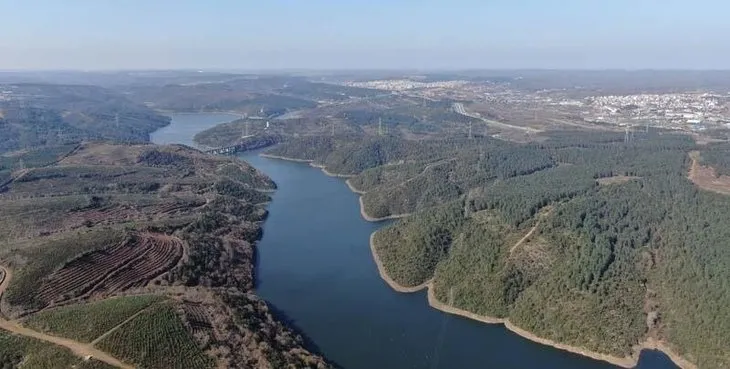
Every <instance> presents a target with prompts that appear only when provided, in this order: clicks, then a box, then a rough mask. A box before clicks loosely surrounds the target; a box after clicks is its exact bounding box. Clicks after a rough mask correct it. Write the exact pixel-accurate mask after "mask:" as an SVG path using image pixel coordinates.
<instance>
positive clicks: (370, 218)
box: [358, 196, 410, 222]
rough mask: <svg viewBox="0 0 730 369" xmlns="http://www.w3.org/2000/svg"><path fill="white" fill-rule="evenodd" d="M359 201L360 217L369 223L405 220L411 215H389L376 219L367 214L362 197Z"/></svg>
mask: <svg viewBox="0 0 730 369" xmlns="http://www.w3.org/2000/svg"><path fill="white" fill-rule="evenodd" d="M358 201H359V202H360V215H361V216H362V217H363V219H365V220H367V221H368V222H382V221H384V220H390V219H400V218H405V217H407V216H409V215H410V214H394V215H388V216H387V217H382V218H374V217H371V216H370V215H368V214H367V213H366V212H365V204H364V203H363V202H362V196H360V198H359V199H358Z"/></svg>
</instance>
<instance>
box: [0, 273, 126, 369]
mask: <svg viewBox="0 0 730 369" xmlns="http://www.w3.org/2000/svg"><path fill="white" fill-rule="evenodd" d="M0 270H2V272H3V273H2V275H3V276H4V277H3V280H2V282H0V297H2V294H3V292H5V289H7V287H8V285H9V284H10V280H11V279H12V277H13V274H12V272H11V271H10V269H7V268H5V267H2V266H0ZM0 329H4V330H6V331H9V332H12V333H15V334H18V335H21V336H25V337H30V338H35V339H37V340H41V341H45V342H49V343H53V344H55V345H58V346H63V347H65V348H67V349H69V350H71V351H72V352H73V353H74V354H75V355H76V356H78V357H81V358H83V359H86V358H89V357H92V358H94V359H96V360H99V361H103V362H105V363H107V364H109V365H112V366H115V367H117V368H123V369H134V366H131V365H128V364H125V363H123V362H121V361H120V360H117V359H116V358H114V357H112V356H111V355H109V354H107V353H106V352H103V351H100V350H98V349H96V348H95V347H93V346H91V345H89V344H85V343H81V342H77V341H74V340H70V339H67V338H61V337H56V336H51V335H48V334H45V333H41V332H36V331H34V330H32V329H29V328H26V327H23V326H21V325H20V324H18V322H16V321H12V320H7V319H4V318H2V317H0Z"/></svg>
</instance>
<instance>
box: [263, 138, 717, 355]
mask: <svg viewBox="0 0 730 369" xmlns="http://www.w3.org/2000/svg"><path fill="white" fill-rule="evenodd" d="M546 136H547V137H546V139H545V140H542V141H539V142H536V143H530V144H514V143H509V142H504V141H499V140H495V139H491V138H475V139H472V140H468V139H446V140H430V141H428V140H427V141H404V140H395V139H394V138H392V137H365V138H360V139H357V138H352V137H339V138H330V137H303V138H298V139H292V140H288V141H286V142H285V143H284V144H281V145H279V146H277V147H275V148H273V149H272V150H271V152H272V153H274V154H277V155H282V156H287V157H293V158H300V159H307V160H313V161H314V162H315V163H317V164H320V165H324V166H325V168H326V169H327V170H328V171H330V172H335V173H342V174H349V175H353V177H351V178H350V179H349V181H350V184H351V185H352V186H353V187H354V188H355V189H357V190H359V191H362V192H364V195H363V202H364V206H365V210H366V212H367V213H368V214H369V215H371V216H374V217H382V216H388V215H393V214H404V213H412V215H411V216H410V217H407V218H404V219H402V220H400V221H397V222H395V223H393V224H392V225H390V226H388V227H386V228H384V229H383V230H381V231H379V232H377V233H376V235H375V238H374V243H375V247H376V250H377V252H378V254H379V256H380V258H381V260H382V261H383V263H384V266H385V268H386V270H387V272H388V274H389V275H390V276H391V277H392V278H393V279H394V280H395V281H396V282H398V283H400V284H402V285H404V286H416V285H419V284H421V283H424V282H426V281H429V280H431V279H433V285H434V288H435V291H434V292H435V294H436V297H437V298H438V299H440V300H441V301H443V302H448V301H450V300H451V301H452V303H453V305H454V306H456V307H458V308H462V309H465V310H468V311H472V312H475V313H479V314H484V315H488V316H495V317H502V318H509V319H510V321H511V322H512V323H514V324H515V325H517V326H519V327H521V328H524V329H526V330H528V331H531V332H533V333H535V334H536V335H538V336H540V337H546V338H549V339H552V340H555V341H558V342H563V343H567V344H571V345H576V346H581V347H585V348H587V349H590V350H592V351H597V352H602V353H607V354H612V355H617V356H624V355H630V354H631V353H632V350H633V346H634V345H636V344H638V343H640V342H642V341H644V340H645V339H646V338H647V337H653V338H655V339H658V340H661V341H664V342H666V343H667V344H668V345H669V346H670V347H672V348H673V349H674V350H675V351H676V352H678V353H679V354H681V355H682V356H684V357H685V358H687V359H688V360H690V361H692V362H694V363H696V364H697V365H698V366H699V367H701V368H726V367H728V366H729V365H730V346H728V342H730V335H729V334H730V309H729V308H728V306H730V249H728V248H727V247H726V245H727V240H728V239H730V234H728V230H727V227H726V226H725V225H726V224H727V223H728V222H730V197H727V196H723V195H720V194H716V193H711V192H707V191H704V190H700V189H698V188H697V187H696V186H695V185H693V183H692V182H690V181H689V180H688V178H687V175H688V171H689V166H690V163H691V160H690V159H689V157H688V153H689V152H690V151H692V150H700V151H701V157H702V158H703V163H704V164H707V165H711V166H713V167H714V168H716V169H717V170H718V173H721V174H726V173H728V172H729V171H730V162H728V161H727V155H726V154H727V153H728V152H730V149H728V147H730V146H728V145H727V144H718V145H710V146H697V145H695V143H694V141H693V140H692V139H691V138H690V137H689V136H683V135H676V134H669V133H664V132H650V133H645V134H642V135H637V137H636V140H635V141H633V142H630V143H628V144H627V143H624V142H623V137H622V134H620V133H611V132H607V133H586V132H553V133H550V134H548V135H546ZM523 237H524V238H523ZM700 332H701V333H700Z"/></svg>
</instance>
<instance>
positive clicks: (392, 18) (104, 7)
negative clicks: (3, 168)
mask: <svg viewBox="0 0 730 369" xmlns="http://www.w3.org/2000/svg"><path fill="white" fill-rule="evenodd" d="M728 14H730V4H728V2H727V1H725V0H685V1H675V0H450V1H449V0H442V1H435V0H433V1H430V0H403V1H399V0H330V1H324V0H260V1H246V0H238V1H234V0H230V1H227V0H196V1H192V0H44V1H42V0H0V69H120V68H121V69H140V68H142V69H147V68H150V69H160V68H163V69H166V68H201V69H213V68H224V69H230V68H240V69H261V68H265V69H278V68H307V69H329V68H337V69H343V68H409V69H410V68H417V69H459V68H630V69H635V68H692V69H702V68H713V69H730V20H729V19H730V18H728Z"/></svg>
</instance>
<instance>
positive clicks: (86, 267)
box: [38, 233, 183, 304]
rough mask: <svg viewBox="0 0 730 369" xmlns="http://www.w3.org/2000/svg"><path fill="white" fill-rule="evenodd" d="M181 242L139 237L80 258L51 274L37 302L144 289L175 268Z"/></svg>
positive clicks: (149, 234)
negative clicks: (151, 281)
mask: <svg viewBox="0 0 730 369" xmlns="http://www.w3.org/2000/svg"><path fill="white" fill-rule="evenodd" d="M182 251H183V250H182V241H180V239H178V238H175V237H171V236H165V235H161V234H151V233H148V234H141V235H139V236H138V237H136V239H127V240H125V241H124V242H123V243H122V244H120V245H116V246H112V247H110V248H107V249H105V250H101V251H96V252H92V253H90V254H86V255H82V256H80V257H78V258H76V259H74V260H72V261H71V262H69V263H68V264H66V265H65V266H63V267H62V268H61V269H60V270H58V271H56V272H54V273H53V274H51V275H50V276H49V277H48V279H47V280H46V281H45V282H44V283H43V285H42V286H41V288H40V290H39V292H38V295H39V299H40V300H41V301H43V302H44V303H46V304H53V303H58V302H61V301H64V300H68V299H70V298H74V297H77V296H79V295H82V294H84V293H87V292H92V293H108V292H115V291H119V290H123V289H125V288H130V287H140V286H144V285H145V284H147V282H149V281H150V280H152V279H153V278H155V277H157V276H159V275H160V274H162V273H164V272H166V271H167V270H169V269H170V268H171V267H172V266H174V265H176V264H177V262H178V261H179V260H180V258H181V257H182Z"/></svg>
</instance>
